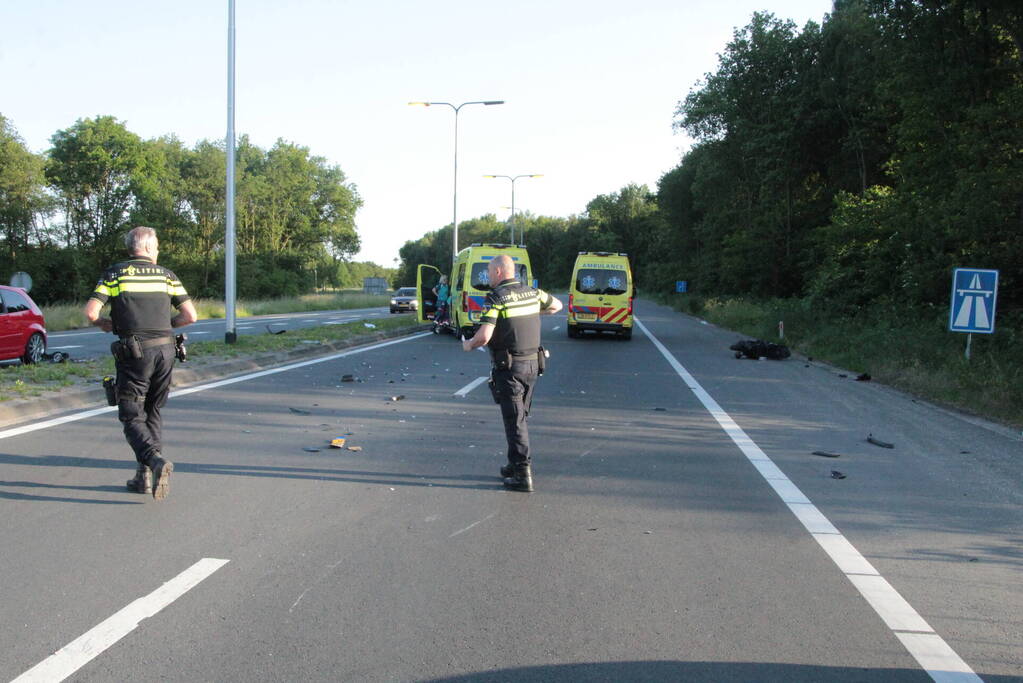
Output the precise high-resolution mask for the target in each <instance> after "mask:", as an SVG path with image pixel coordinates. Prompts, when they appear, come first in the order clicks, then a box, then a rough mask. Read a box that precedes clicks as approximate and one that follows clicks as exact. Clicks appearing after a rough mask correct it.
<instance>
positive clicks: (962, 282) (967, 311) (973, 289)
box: [948, 268, 998, 334]
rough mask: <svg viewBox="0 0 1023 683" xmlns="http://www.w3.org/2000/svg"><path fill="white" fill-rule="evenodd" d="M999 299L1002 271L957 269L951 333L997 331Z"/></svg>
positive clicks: (953, 282) (950, 320) (953, 286)
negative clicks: (996, 318)
mask: <svg viewBox="0 0 1023 683" xmlns="http://www.w3.org/2000/svg"><path fill="white" fill-rule="evenodd" d="M997 299H998V271H997V270H981V269H979V268H956V269H955V272H954V273H953V275H952V310H951V311H950V312H949V316H948V329H949V330H951V331H952V332H978V333H981V334H991V333H992V332H994V331H995V301H996V300H997Z"/></svg>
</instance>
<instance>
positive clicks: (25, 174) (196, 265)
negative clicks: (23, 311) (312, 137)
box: [0, 115, 388, 303]
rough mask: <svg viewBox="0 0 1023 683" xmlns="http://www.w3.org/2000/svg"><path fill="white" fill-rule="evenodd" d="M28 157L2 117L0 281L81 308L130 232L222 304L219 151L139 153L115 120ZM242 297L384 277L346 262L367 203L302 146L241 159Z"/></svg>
mask: <svg viewBox="0 0 1023 683" xmlns="http://www.w3.org/2000/svg"><path fill="white" fill-rule="evenodd" d="M50 142H51V144H52V147H51V148H50V149H49V150H48V151H47V152H45V153H44V154H34V153H32V152H31V151H29V149H28V148H27V147H26V145H25V143H24V141H23V140H22V139H21V138H20V137H19V136H18V133H17V130H16V129H15V128H14V125H13V124H12V123H11V122H10V121H9V120H7V119H6V118H4V117H3V116H2V115H0V273H11V272H16V271H25V272H28V273H29V274H30V275H32V277H33V279H34V281H35V286H34V288H33V290H32V295H33V298H35V299H37V300H38V301H40V302H41V303H51V302H55V301H74V300H80V299H82V298H84V297H85V296H87V295H88V293H89V292H90V291H91V290H92V287H93V286H94V285H95V281H96V278H97V276H98V274H99V273H100V272H101V271H102V269H103V268H104V267H105V266H107V265H109V264H110V263H111V262H113V261H116V260H119V259H121V258H123V257H124V246H123V243H122V241H121V239H122V236H123V235H124V233H125V232H126V231H127V230H128V229H130V228H131V227H132V226H134V225H149V226H152V227H154V228H156V229H157V231H158V234H159V236H160V251H161V257H160V258H161V262H162V263H165V264H166V265H167V266H168V267H170V268H172V269H173V270H174V271H175V272H176V273H177V275H178V276H179V277H181V279H182V281H184V282H186V283H187V285H188V288H189V291H190V293H192V294H193V296H210V297H219V296H223V292H224V235H225V206H226V202H225V196H226V189H225V182H224V178H225V170H226V154H225V150H224V145H223V142H222V141H215V142H211V141H209V140H203V141H200V142H198V143H196V144H195V145H194V146H192V147H187V146H185V145H184V144H183V143H182V142H181V141H180V140H178V139H177V138H175V137H173V136H164V137H160V138H156V139H151V140H143V139H141V138H140V137H139V136H138V135H136V134H135V133H133V132H131V131H130V130H128V129H127V127H126V126H125V125H124V123H122V122H120V121H118V120H117V119H115V118H114V117H112V116H97V117H96V118H92V119H80V120H78V121H77V122H76V123H75V124H74V125H72V126H70V127H68V128H66V129H63V130H59V131H57V132H56V133H55V134H54V135H53V136H52V137H51V139H50ZM236 160H237V168H236V174H235V177H236V183H237V184H236V249H237V291H238V294H239V296H242V297H259V298H263V297H277V296H292V295H296V294H301V293H304V292H308V291H311V290H312V289H313V288H315V287H317V286H319V287H325V286H331V287H351V286H361V283H362V277H368V276H386V275H387V274H388V271H387V270H386V269H384V268H382V267H380V266H377V265H375V264H371V263H353V262H351V260H350V257H351V256H352V255H354V254H355V253H356V252H357V251H358V250H359V237H358V234H357V233H356V229H355V213H356V211H357V210H358V208H359V207H360V206H361V204H362V200H361V199H360V197H359V194H358V191H357V189H356V187H355V186H354V185H353V184H352V183H350V182H349V181H348V179H347V178H346V177H345V174H344V172H343V171H342V170H341V169H340V168H339V167H338V166H334V165H330V164H328V163H327V162H326V160H325V159H323V158H322V157H318V156H314V155H312V154H311V153H310V151H309V149H308V148H306V147H302V146H300V145H297V144H294V143H290V142H285V141H283V140H278V141H277V142H276V143H275V144H274V145H273V146H272V147H271V148H270V149H262V148H260V147H258V146H257V145H254V144H252V142H251V141H250V140H249V139H248V137H246V136H242V137H241V138H240V139H239V140H238V143H237V147H236Z"/></svg>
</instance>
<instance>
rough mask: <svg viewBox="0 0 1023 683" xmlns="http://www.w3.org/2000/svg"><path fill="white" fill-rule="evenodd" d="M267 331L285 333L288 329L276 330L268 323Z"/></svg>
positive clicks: (268, 332) (269, 332)
mask: <svg viewBox="0 0 1023 683" xmlns="http://www.w3.org/2000/svg"><path fill="white" fill-rule="evenodd" d="M266 332H267V334H284V333H285V332H287V330H274V329H273V328H272V327H270V326H269V325H267V326H266Z"/></svg>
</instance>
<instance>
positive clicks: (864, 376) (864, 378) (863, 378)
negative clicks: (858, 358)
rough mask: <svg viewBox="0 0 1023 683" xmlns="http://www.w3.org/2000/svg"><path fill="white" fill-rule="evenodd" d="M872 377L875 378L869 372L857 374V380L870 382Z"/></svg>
mask: <svg viewBox="0 0 1023 683" xmlns="http://www.w3.org/2000/svg"><path fill="white" fill-rule="evenodd" d="M871 379H873V378H872V377H871V376H870V373H869V372H864V373H863V374H862V375H856V381H857V382H869V381H870V380H871Z"/></svg>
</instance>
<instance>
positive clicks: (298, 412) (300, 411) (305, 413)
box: [288, 406, 313, 415]
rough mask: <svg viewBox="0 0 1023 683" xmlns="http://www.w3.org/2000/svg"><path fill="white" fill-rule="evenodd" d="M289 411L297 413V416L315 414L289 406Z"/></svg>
mask: <svg viewBox="0 0 1023 683" xmlns="http://www.w3.org/2000/svg"><path fill="white" fill-rule="evenodd" d="M288 410H290V411H291V412H293V413H295V414H296V415H312V414H313V412H312V411H311V410H303V409H302V408H292V407H291V406H288Z"/></svg>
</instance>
